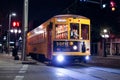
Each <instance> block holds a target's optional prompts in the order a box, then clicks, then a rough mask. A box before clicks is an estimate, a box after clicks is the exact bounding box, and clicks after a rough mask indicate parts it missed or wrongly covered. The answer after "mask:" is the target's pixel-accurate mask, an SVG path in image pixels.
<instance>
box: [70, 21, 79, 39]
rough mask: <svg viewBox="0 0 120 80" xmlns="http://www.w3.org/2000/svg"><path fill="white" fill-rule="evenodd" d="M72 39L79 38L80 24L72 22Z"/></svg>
mask: <svg viewBox="0 0 120 80" xmlns="http://www.w3.org/2000/svg"><path fill="white" fill-rule="evenodd" d="M70 39H79V24H78V23H71V24H70Z"/></svg>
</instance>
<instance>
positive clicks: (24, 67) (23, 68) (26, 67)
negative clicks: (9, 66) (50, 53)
mask: <svg viewBox="0 0 120 80" xmlns="http://www.w3.org/2000/svg"><path fill="white" fill-rule="evenodd" d="M27 69H28V65H23V66H22V68H21V69H20V71H19V73H25V72H26V71H27Z"/></svg>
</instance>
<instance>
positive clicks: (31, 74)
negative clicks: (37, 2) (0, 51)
mask: <svg viewBox="0 0 120 80" xmlns="http://www.w3.org/2000/svg"><path fill="white" fill-rule="evenodd" d="M6 57H7V58H6ZM6 57H5V56H2V57H0V80H120V69H118V68H117V69H115V68H106V67H97V66H92V65H87V64H76V65H69V66H63V67H56V66H52V65H49V66H47V65H46V64H44V63H40V62H37V64H21V61H15V60H13V59H12V58H10V57H8V55H7V56H6Z"/></svg>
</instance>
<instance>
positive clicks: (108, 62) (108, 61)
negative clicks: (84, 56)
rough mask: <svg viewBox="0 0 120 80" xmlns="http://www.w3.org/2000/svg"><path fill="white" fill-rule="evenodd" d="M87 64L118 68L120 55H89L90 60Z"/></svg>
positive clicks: (119, 66)
mask: <svg viewBox="0 0 120 80" xmlns="http://www.w3.org/2000/svg"><path fill="white" fill-rule="evenodd" d="M88 64H92V65H97V66H105V67H115V68H120V56H115V55H113V56H109V55H108V56H107V57H103V56H91V58H90V60H89V61H88Z"/></svg>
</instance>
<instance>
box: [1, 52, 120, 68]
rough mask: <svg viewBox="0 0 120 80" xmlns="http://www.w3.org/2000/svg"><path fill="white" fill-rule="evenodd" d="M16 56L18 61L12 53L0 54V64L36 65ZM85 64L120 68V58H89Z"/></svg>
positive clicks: (31, 60) (31, 61) (29, 59)
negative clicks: (7, 62) (3, 62)
mask: <svg viewBox="0 0 120 80" xmlns="http://www.w3.org/2000/svg"><path fill="white" fill-rule="evenodd" d="M18 54H19V57H20V60H14V57H13V56H12V53H11V54H5V53H0V62H1V61H9V62H11V63H20V64H37V61H35V60H33V59H32V58H31V57H26V61H22V60H21V53H18ZM87 63H88V64H90V65H95V66H104V67H114V68H120V56H107V57H103V56H91V57H90V60H89V61H88V62H87Z"/></svg>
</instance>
